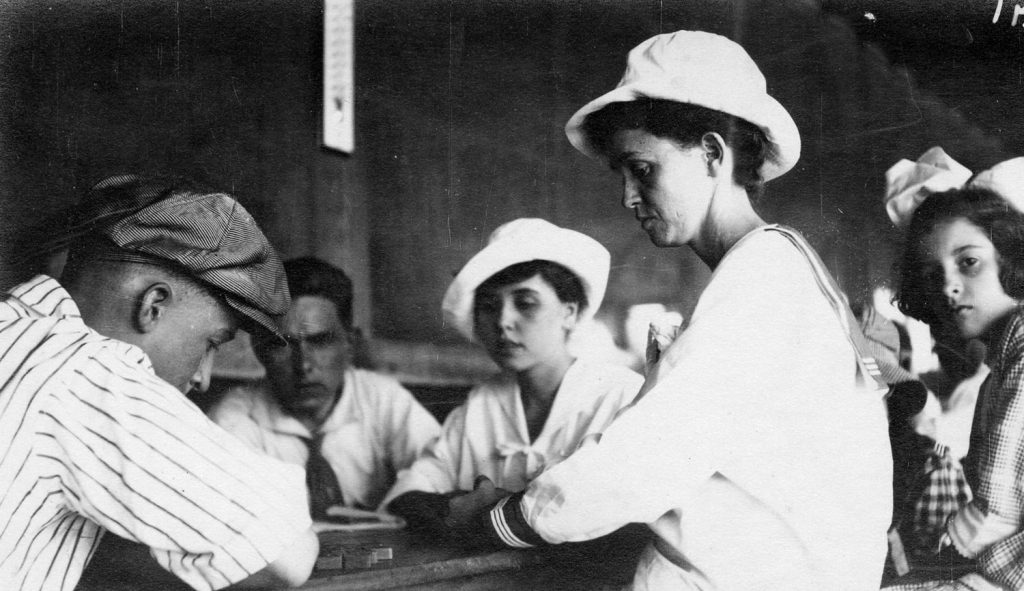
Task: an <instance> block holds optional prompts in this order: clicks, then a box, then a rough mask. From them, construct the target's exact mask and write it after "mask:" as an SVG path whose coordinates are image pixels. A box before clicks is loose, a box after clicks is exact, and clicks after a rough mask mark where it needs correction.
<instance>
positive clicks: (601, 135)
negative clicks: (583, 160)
mask: <svg viewBox="0 0 1024 591" xmlns="http://www.w3.org/2000/svg"><path fill="white" fill-rule="evenodd" d="M624 129H640V130H643V131H646V132H647V133H649V134H651V135H654V136H657V137H660V138H665V139H668V140H672V141H674V142H676V143H677V144H679V145H680V146H681V147H689V146H694V145H697V144H699V143H700V141H701V138H702V137H703V136H704V134H705V133H707V132H709V131H713V132H716V133H718V134H719V135H721V136H722V138H724V139H725V143H726V144H727V145H728V146H729V147H730V148H732V150H733V153H734V155H735V158H736V165H735V167H734V170H733V181H734V182H735V183H736V184H737V185H740V186H742V187H743V188H745V189H746V190H747V192H748V193H749V194H750V195H751V197H757V196H759V195H761V193H762V192H763V191H764V178H762V177H761V166H762V165H763V164H764V161H765V159H766V158H767V157H768V149H769V144H768V138H767V137H765V135H764V132H763V131H761V129H760V128H759V127H757V126H756V125H754V124H753V123H750V122H749V121H747V120H745V119H740V118H739V117H735V116H733V115H729V114H727V113H723V112H721V111H715V110H714V109H708V108H705V107H701V106H698V105H693V104H690V103H680V102H676V101H669V100H663V99H648V98H642V99H638V100H635V101H629V102H623V103H611V104H609V105H607V106H605V107H604V108H603V109H601V110H600V111H597V112H594V113H591V114H590V115H587V117H586V119H584V120H583V133H584V135H585V136H586V137H587V138H588V139H589V140H590V142H591V143H592V144H593V145H594V147H595V148H596V149H597V151H599V152H601V153H603V154H607V153H608V152H609V149H610V147H611V141H612V138H613V137H614V136H615V134H616V133H617V132H619V131H622V130H624Z"/></svg>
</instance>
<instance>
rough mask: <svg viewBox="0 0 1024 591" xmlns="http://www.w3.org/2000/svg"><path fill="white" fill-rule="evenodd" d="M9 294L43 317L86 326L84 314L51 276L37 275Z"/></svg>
mask: <svg viewBox="0 0 1024 591" xmlns="http://www.w3.org/2000/svg"><path fill="white" fill-rule="evenodd" d="M8 294H10V296H12V297H14V298H17V299H18V301H20V302H21V303H22V304H24V305H25V306H26V307H28V308H31V309H32V310H33V311H35V312H36V313H38V314H39V315H41V316H52V317H57V318H62V319H65V320H68V321H71V322H75V323H78V324H81V325H82V326H85V323H84V322H82V312H81V311H80V310H79V309H78V304H76V303H75V300H73V299H72V298H71V294H69V293H68V292H67V290H65V289H64V287H63V286H62V285H61V284H60V283H59V282H58V281H57V280H56V279H54V278H53V277H50V276H49V275H36V276H35V277H33V278H32V279H31V280H29V281H26V282H25V283H22V284H21V285H18V286H16V287H14V288H13V289H11V290H10V291H9V292H8Z"/></svg>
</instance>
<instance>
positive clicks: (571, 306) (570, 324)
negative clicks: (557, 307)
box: [562, 302, 580, 330]
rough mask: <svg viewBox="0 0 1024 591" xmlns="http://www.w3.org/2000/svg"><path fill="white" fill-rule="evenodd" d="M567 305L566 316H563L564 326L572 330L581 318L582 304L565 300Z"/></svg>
mask: <svg viewBox="0 0 1024 591" xmlns="http://www.w3.org/2000/svg"><path fill="white" fill-rule="evenodd" d="M562 305H563V306H565V316H563V317H562V328H564V329H565V330H572V329H573V328H576V323H577V322H579V319H580V305H579V304H578V303H576V302H568V303H567V302H563V303H562Z"/></svg>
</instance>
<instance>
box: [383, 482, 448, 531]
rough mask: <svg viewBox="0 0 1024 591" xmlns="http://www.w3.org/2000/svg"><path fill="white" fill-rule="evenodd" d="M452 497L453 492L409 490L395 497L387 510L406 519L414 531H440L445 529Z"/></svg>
mask: <svg viewBox="0 0 1024 591" xmlns="http://www.w3.org/2000/svg"><path fill="white" fill-rule="evenodd" d="M450 497H451V494H442V493H430V492H424V491H419V490H414V491H409V492H406V493H402V494H400V495H398V496H397V497H395V498H394V499H393V500H392V501H391V502H390V503H389V504H388V506H387V510H388V512H389V513H392V514H394V515H398V516H399V517H401V518H402V519H405V521H406V522H407V523H408V524H409V529H410V530H412V531H414V532H423V533H439V532H443V531H444V530H445V521H444V519H445V517H446V516H447V515H448V500H449V498H450Z"/></svg>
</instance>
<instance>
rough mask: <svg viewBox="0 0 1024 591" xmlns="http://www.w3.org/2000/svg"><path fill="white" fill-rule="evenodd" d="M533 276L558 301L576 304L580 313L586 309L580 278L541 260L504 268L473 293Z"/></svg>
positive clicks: (584, 294) (560, 267)
mask: <svg viewBox="0 0 1024 591" xmlns="http://www.w3.org/2000/svg"><path fill="white" fill-rule="evenodd" d="M534 275H540V276H541V278H542V279H543V280H544V281H546V282H547V283H548V285H550V286H551V288H552V289H554V290H555V295H557V296H558V299H559V301H561V302H563V303H566V304H577V305H578V306H579V309H580V310H581V311H582V310H583V309H585V308H586V307H587V305H588V303H589V302H587V294H586V292H585V291H584V290H583V282H582V281H580V278H579V277H578V276H577V275H576V274H575V273H573V272H572V271H570V270H569V269H567V268H566V267H565V266H564V265H560V264H558V263H556V262H553V261H547V260H542V259H535V260H532V261H527V262H525V263H516V264H515V265H509V266H508V267H505V268H504V269H502V270H501V271H498V272H497V273H495V274H494V275H491V276H490V277H489V278H488V279H487V281H484V282H483V283H481V284H480V286H479V287H477V288H476V292H475V293H476V294H481V293H488V292H491V291H494V290H496V289H498V288H501V287H505V286H506V285H511V284H513V283H518V282H520V281H524V280H526V279H529V278H530V277H533V276H534Z"/></svg>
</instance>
